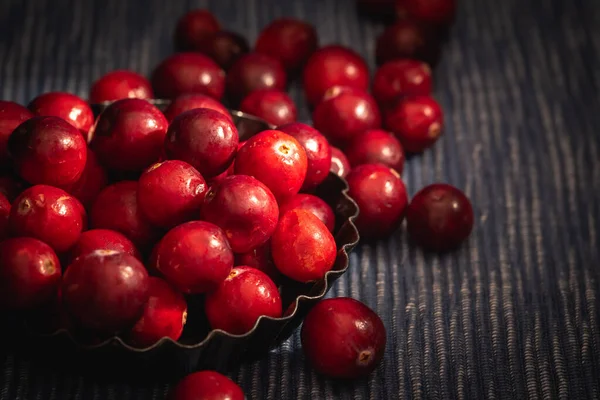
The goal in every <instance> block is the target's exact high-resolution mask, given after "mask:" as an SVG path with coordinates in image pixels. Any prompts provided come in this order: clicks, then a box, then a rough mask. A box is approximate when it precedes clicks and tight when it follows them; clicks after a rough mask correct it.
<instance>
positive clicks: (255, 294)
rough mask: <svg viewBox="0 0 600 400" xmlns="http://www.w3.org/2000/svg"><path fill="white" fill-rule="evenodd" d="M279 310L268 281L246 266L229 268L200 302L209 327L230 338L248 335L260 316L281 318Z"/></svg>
mask: <svg viewBox="0 0 600 400" xmlns="http://www.w3.org/2000/svg"><path fill="white" fill-rule="evenodd" d="M281 307H282V306H281V297H280V296H279V291H278V290H277V286H275V284H274V283H273V281H272V280H271V278H269V277H268V276H267V275H266V274H265V273H264V272H262V271H259V270H257V269H255V268H251V267H247V266H243V267H235V268H233V269H232V270H231V272H230V273H229V276H228V277H227V278H226V279H225V280H224V281H223V282H222V283H221V284H220V285H219V287H218V288H217V289H216V290H215V291H213V292H210V293H208V294H207V295H206V300H205V302H204V310H205V312H206V316H207V317H208V322H209V324H210V326H211V327H212V328H213V329H222V330H224V331H225V332H228V333H232V334H234V335H242V334H244V333H246V332H248V331H250V330H251V329H252V328H253V327H254V325H255V324H256V321H257V320H258V318H259V317H261V316H263V315H264V316H267V317H272V318H279V317H281V311H282V310H281Z"/></svg>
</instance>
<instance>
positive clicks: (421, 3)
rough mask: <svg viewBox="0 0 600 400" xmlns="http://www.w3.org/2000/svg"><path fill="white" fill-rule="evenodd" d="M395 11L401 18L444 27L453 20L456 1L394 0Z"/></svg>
mask: <svg viewBox="0 0 600 400" xmlns="http://www.w3.org/2000/svg"><path fill="white" fill-rule="evenodd" d="M396 10H397V12H398V14H399V15H400V16H401V17H403V18H408V19H413V20H417V21H421V22H424V23H428V24H431V25H436V26H444V25H448V24H450V23H451V22H452V20H453V19H454V15H455V14H456V0H396Z"/></svg>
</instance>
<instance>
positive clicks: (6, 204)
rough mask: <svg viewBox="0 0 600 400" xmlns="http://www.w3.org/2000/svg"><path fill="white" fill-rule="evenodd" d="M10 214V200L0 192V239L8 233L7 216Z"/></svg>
mask: <svg viewBox="0 0 600 400" xmlns="http://www.w3.org/2000/svg"><path fill="white" fill-rule="evenodd" d="M9 216H10V201H8V199H7V198H6V196H4V195H3V194H2V193H0V241H2V240H4V239H6V238H7V237H8V233H9V225H8V217H9Z"/></svg>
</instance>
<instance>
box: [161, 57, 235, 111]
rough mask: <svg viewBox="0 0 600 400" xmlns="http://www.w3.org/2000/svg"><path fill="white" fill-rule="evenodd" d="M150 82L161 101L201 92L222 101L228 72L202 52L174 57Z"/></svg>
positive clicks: (164, 62)
mask: <svg viewBox="0 0 600 400" xmlns="http://www.w3.org/2000/svg"><path fill="white" fill-rule="evenodd" d="M151 80H152V87H153V88H154V94H155V95H156V97H158V98H167V99H173V98H175V97H177V96H181V95H182V94H188V93H200V94H205V95H208V96H211V97H213V98H215V99H217V100H219V99H221V97H223V93H224V91H225V71H223V70H222V69H221V67H219V65H217V63H215V62H214V61H213V60H211V59H210V58H208V57H207V56H205V55H203V54H199V53H177V54H173V55H172V56H170V57H169V58H167V59H165V60H164V61H163V62H162V63H160V64H159V65H158V67H156V69H155V70H154V72H153V73H152V78H151Z"/></svg>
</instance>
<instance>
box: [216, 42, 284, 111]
mask: <svg viewBox="0 0 600 400" xmlns="http://www.w3.org/2000/svg"><path fill="white" fill-rule="evenodd" d="M286 83H287V75H286V73H285V70H284V69H283V66H282V64H281V62H279V60H277V59H276V58H273V57H271V56H268V55H266V54H261V53H248V54H245V55H243V56H241V57H240V58H238V60H237V61H236V62H235V63H234V64H233V65H232V66H231V69H230V70H229V72H228V74H227V93H228V94H229V96H230V97H231V100H233V101H234V102H235V103H237V102H239V101H241V100H242V99H243V98H244V97H246V96H247V95H248V94H250V93H252V92H253V91H255V90H260V89H272V90H280V91H284V90H285V87H286Z"/></svg>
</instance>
